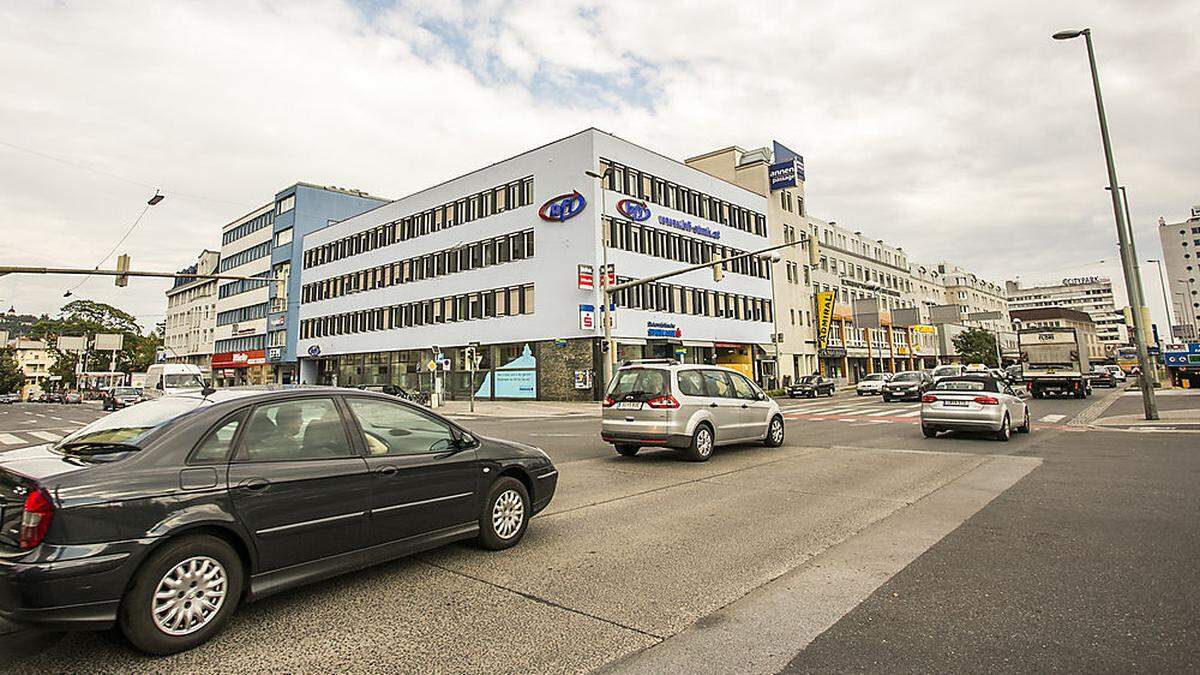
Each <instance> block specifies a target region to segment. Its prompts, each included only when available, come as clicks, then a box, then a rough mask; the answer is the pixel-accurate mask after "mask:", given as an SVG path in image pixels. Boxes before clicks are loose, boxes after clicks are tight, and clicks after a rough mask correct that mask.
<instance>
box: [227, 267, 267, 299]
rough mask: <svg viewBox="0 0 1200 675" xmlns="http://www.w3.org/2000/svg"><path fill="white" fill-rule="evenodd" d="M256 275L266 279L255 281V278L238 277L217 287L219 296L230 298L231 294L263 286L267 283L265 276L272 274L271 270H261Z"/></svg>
mask: <svg viewBox="0 0 1200 675" xmlns="http://www.w3.org/2000/svg"><path fill="white" fill-rule="evenodd" d="M254 276H256V277H264V280H263V281H254V280H253V279H237V280H235V281H230V282H229V283H227V284H221V287H220V288H219V289H217V297H218V298H228V297H230V296H234V295H237V294H238V293H245V292H246V291H253V290H254V289H256V288H262V287H263V286H266V285H267V282H266V281H265V277H269V276H271V272H270V270H268V271H266V272H259V273H258V274H255V275H254Z"/></svg>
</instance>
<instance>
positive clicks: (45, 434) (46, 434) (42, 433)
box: [29, 431, 62, 441]
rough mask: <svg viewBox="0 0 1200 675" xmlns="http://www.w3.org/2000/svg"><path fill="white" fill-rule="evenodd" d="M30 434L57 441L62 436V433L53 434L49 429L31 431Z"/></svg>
mask: <svg viewBox="0 0 1200 675" xmlns="http://www.w3.org/2000/svg"><path fill="white" fill-rule="evenodd" d="M29 435H30V436H33V437H34V438H40V439H42V440H43V441H57V440H58V439H60V438H62V436H61V435H59V434H52V433H50V432H49V431H30V432H29Z"/></svg>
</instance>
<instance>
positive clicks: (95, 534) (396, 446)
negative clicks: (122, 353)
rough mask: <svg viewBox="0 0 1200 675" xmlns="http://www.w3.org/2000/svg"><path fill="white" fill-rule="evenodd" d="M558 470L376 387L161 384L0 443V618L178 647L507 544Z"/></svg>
mask: <svg viewBox="0 0 1200 675" xmlns="http://www.w3.org/2000/svg"><path fill="white" fill-rule="evenodd" d="M557 474H558V472H557V470H556V469H555V467H554V465H553V463H551V461H550V458H549V457H548V456H547V455H546V453H545V452H543V451H542V450H541V449H539V448H535V447H532V446H528V445H522V444H520V443H513V442H509V441H501V440H493V439H488V438H484V437H482V436H477V435H475V434H474V433H471V432H470V431H468V430H466V429H464V428H463V427H461V426H459V425H458V424H456V423H455V422H452V421H450V420H448V419H446V418H443V417H440V416H438V415H436V414H434V413H432V412H430V411H429V410H425V409H423V408H420V407H418V406H414V405H412V404H409V403H405V402H403V401H398V400H396V399H395V398H391V397H387V396H383V395H379V394H372V393H368V392H360V391H350V390H347V389H334V388H304V389H290V390H257V389H256V390H245V389H243V390H238V389H230V390H223V391H219V392H215V393H211V394H210V395H208V396H204V395H203V394H200V393H193V394H189V393H178V394H176V395H173V396H163V397H160V398H158V399H157V400H153V401H148V402H146V403H141V404H138V405H135V406H132V407H129V408H126V409H124V410H119V411H117V412H115V413H112V414H111V415H107V416H105V417H102V418H100V419H99V420H97V421H95V422H93V423H91V424H89V425H87V426H85V427H83V428H82V429H80V430H78V431H76V432H75V433H73V434H71V435H69V436H67V437H66V438H63V439H62V440H60V441H58V442H56V443H54V444H46V445H40V446H33V447H29V448H24V449H18V450H10V451H8V452H5V453H3V454H0V501H2V503H3V514H4V516H3V517H4V523H3V527H2V528H0V616H3V617H4V618H6V619H8V620H10V621H13V622H16V623H23V624H32V625H36V626H40V627H42V628H47V629H53V630H64V629H66V630H75V629H106V628H109V627H111V626H113V625H114V624H115V625H116V626H118V627H119V628H120V630H121V632H122V633H123V634H124V635H125V636H126V637H127V638H128V639H129V640H130V642H132V643H133V644H134V645H135V646H136V647H138V648H139V649H141V650H143V651H145V652H148V653H151V654H170V653H174V652H179V651H182V650H185V649H190V648H192V647H195V646H197V645H199V644H201V643H203V642H205V641H206V640H208V639H210V638H212V637H213V636H214V635H215V634H217V633H218V632H220V631H221V630H222V628H223V627H224V626H225V625H226V624H227V622H228V620H229V618H230V615H231V614H233V612H234V611H235V610H236V608H237V606H238V604H239V603H240V602H242V601H243V600H246V601H251V600H257V599H259V598H262V597H264V596H267V595H271V594H273V593H277V592H280V591H283V590H286V589H289V588H292V587H294V586H297V585H299V584H303V583H308V582H311V581H316V580H320V579H324V578H327V577H329V576H331V575H334V574H340V573H342V572H347V571H353V570H356V569H359V568H362V567H364V566H366V565H371V564H374V563H378V562H382V561H385V560H390V559H393V558H397V557H399V556H404V555H409V554H412V553H416V552H419V551H424V550H427V549H431V548H435V547H438V546H442V545H444V544H447V543H450V542H453V541H458V540H462V539H474V540H475V541H476V542H477V543H478V544H479V545H480V546H482V547H483V548H487V549H493V550H499V549H504V548H508V547H510V546H513V545H515V544H516V543H517V542H519V541H520V540H521V538H522V537H523V536H524V534H525V531H526V528H527V527H528V523H529V518H530V517H531V516H532V515H534V514H536V513H538V512H539V511H541V510H542V509H544V508H545V507H546V506H547V505H548V504H549V503H550V500H551V498H552V497H553V496H554V491H555V487H556V482H557ZM131 477H136V478H131ZM118 505H119V506H118Z"/></svg>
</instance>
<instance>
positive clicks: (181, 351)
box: [163, 249, 221, 371]
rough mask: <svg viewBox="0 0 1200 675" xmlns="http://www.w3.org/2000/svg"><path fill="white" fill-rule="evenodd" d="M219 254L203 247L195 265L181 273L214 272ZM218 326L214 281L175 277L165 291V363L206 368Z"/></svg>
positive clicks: (215, 284)
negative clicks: (173, 283)
mask: <svg viewBox="0 0 1200 675" xmlns="http://www.w3.org/2000/svg"><path fill="white" fill-rule="evenodd" d="M220 259H221V254H220V253H218V252H217V251H210V250H207V249H205V250H204V251H201V252H200V255H199V256H198V257H197V259H196V264H194V265H192V266H190V267H188V268H187V269H183V270H180V272H179V273H180V274H189V273H194V274H215V273H216V271H217V266H218V264H219V262H220ZM216 326H217V280H216V279H195V278H192V279H187V278H180V279H176V280H175V285H174V286H172V287H171V289H170V290H168V291H167V315H166V319H165V321H164V326H163V348H164V351H165V352H166V358H167V362H169V363H187V364H191V365H196V366H200V368H202V369H203V370H205V371H207V370H208V369H209V363H210V362H211V361H212V353H213V332H214V331H215V329H216Z"/></svg>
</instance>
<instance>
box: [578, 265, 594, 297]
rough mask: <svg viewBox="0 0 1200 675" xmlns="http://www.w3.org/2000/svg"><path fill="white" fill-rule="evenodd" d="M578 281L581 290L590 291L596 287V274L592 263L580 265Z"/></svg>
mask: <svg viewBox="0 0 1200 675" xmlns="http://www.w3.org/2000/svg"><path fill="white" fill-rule="evenodd" d="M577 283H578V286H579V289H580V290H584V291H590V290H592V289H594V288H595V287H596V275H595V273H594V272H593V271H592V266H591V265H579V268H578V272H577Z"/></svg>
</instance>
